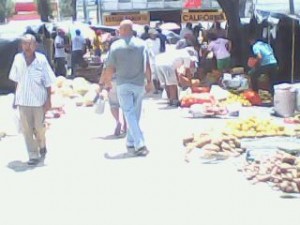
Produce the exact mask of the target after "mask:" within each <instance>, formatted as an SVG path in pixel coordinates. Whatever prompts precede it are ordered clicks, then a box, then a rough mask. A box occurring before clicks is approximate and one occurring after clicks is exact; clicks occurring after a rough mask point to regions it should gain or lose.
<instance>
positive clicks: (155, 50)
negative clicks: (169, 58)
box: [146, 28, 161, 94]
mask: <svg viewBox="0 0 300 225" xmlns="http://www.w3.org/2000/svg"><path fill="white" fill-rule="evenodd" d="M148 34H149V38H148V39H147V40H146V45H147V47H148V49H149V56H150V67H151V72H152V82H153V85H154V88H155V90H154V93H155V94H158V93H159V91H160V89H161V88H160V84H159V80H158V77H157V73H156V68H155V57H156V56H157V55H158V54H159V53H160V39H159V38H158V37H157V31H156V30H155V29H154V28H151V29H150V30H149V31H148Z"/></svg>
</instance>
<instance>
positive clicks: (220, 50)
mask: <svg viewBox="0 0 300 225" xmlns="http://www.w3.org/2000/svg"><path fill="white" fill-rule="evenodd" d="M208 41H209V44H208V46H207V50H208V51H207V53H208V52H210V51H211V52H213V54H214V56H215V58H216V60H217V69H218V70H219V71H220V72H228V71H229V70H230V67H231V61H230V51H231V41H229V40H228V39H225V38H222V37H218V36H217V35H216V34H215V33H209V34H208Z"/></svg>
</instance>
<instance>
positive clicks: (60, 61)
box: [55, 57, 67, 77]
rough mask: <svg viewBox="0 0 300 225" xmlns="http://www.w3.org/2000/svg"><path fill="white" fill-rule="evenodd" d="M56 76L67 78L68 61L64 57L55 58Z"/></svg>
mask: <svg viewBox="0 0 300 225" xmlns="http://www.w3.org/2000/svg"><path fill="white" fill-rule="evenodd" d="M55 75H56V76H64V77H65V76H66V75H67V70H66V59H65V58H64V57H61V58H55Z"/></svg>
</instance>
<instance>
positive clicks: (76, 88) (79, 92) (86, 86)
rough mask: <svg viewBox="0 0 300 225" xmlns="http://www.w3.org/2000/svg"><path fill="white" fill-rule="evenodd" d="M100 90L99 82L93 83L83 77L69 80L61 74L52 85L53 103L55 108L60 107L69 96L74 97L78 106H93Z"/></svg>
mask: <svg viewBox="0 0 300 225" xmlns="http://www.w3.org/2000/svg"><path fill="white" fill-rule="evenodd" d="M99 90H100V87H99V85H98V84H92V83H90V82H88V81H87V80H86V79H84V78H83V77H77V78H74V79H73V80H69V79H66V78H65V77H63V76H59V77H57V78H56V82H55V84H54V86H53V87H52V105H54V108H59V107H60V106H61V105H62V104H63V102H64V99H65V98H69V99H74V101H75V103H76V105H77V106H93V105H94V99H95V98H96V96H97V94H98V93H99ZM55 106H57V107H55Z"/></svg>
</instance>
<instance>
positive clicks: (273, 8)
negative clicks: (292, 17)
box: [254, 0, 300, 16]
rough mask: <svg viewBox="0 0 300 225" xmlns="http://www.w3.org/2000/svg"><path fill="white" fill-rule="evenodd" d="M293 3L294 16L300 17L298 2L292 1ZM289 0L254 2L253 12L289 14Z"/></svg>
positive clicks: (261, 0)
mask: <svg viewBox="0 0 300 225" xmlns="http://www.w3.org/2000/svg"><path fill="white" fill-rule="evenodd" d="M292 2H293V3H294V4H293V5H294V9H295V14H296V15H299V16H300V0H292ZM289 3H290V1H289V0H256V1H255V3H254V8H255V10H258V11H265V12H272V13H281V14H290V13H291V11H290V4H289Z"/></svg>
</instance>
